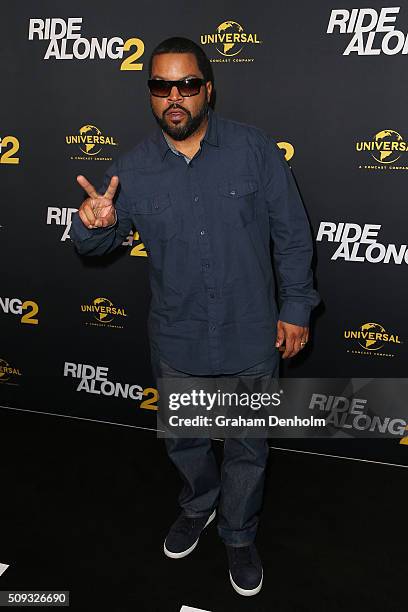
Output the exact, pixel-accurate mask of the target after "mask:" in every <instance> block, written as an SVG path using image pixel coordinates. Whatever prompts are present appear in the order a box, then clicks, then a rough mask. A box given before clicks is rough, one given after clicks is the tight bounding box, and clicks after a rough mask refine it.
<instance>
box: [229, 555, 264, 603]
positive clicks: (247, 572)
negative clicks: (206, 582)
mask: <svg viewBox="0 0 408 612" xmlns="http://www.w3.org/2000/svg"><path fill="white" fill-rule="evenodd" d="M226 549H227V556H228V563H229V576H230V580H231V584H232V586H233V587H234V589H235V590H236V592H237V593H239V594H240V595H247V596H248V595H256V594H257V593H259V591H260V590H261V588H262V580H263V569H262V563H261V559H260V557H259V555H258V551H257V550H256V547H255V544H253V543H252V544H250V545H249V546H227V545H226Z"/></svg>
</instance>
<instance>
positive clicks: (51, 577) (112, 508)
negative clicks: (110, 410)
mask: <svg viewBox="0 0 408 612" xmlns="http://www.w3.org/2000/svg"><path fill="white" fill-rule="evenodd" d="M0 443H1V455H0V457H1V459H0V482H1V494H2V495H1V502H0V563H7V564H10V567H9V568H8V569H7V570H6V572H5V573H4V574H3V575H2V576H1V577H0V590H3V591H4V590H8V589H19V590H34V589H35V590H41V589H42V590H58V589H61V590H70V592H71V606H70V608H71V609H73V610H84V611H85V610H86V611H91V610H92V611H93V610H96V611H104V610H109V611H112V612H125V611H126V612H128V611H134V610H135V611H136V610H137V611H140V612H144V611H146V612H153V611H160V612H179V611H180V608H181V606H182V605H183V604H185V605H189V606H193V607H196V608H201V609H204V610H208V611H210V612H227V611H228V612H230V611H231V612H235V611H237V612H240V611H241V610H248V611H253V612H267V611H268V612H270V611H276V612H318V611H324V612H336V611H338V610H348V611H350V610H351V611H354V610H356V611H357V610H358V611H365V610H367V611H370V612H375V611H377V610H378V611H379V612H380V611H381V612H388V611H398V612H402V611H404V610H407V609H408V600H407V595H406V576H407V571H406V566H407V546H406V507H407V494H406V490H407V486H406V477H407V472H406V470H405V469H404V468H401V467H392V466H383V465H378V464H372V463H360V462H357V461H347V460H341V459H333V458H326V457H319V456H316V455H305V454H298V453H289V452H284V451H274V450H271V454H270V461H269V465H268V476H267V484H266V489H265V500H264V508H263V512H262V520H261V525H260V528H259V532H258V537H257V545H258V549H259V552H260V554H261V557H262V560H263V565H264V586H263V589H262V591H261V592H260V593H259V594H258V595H257V596H255V597H248V598H244V597H241V596H239V595H237V594H236V593H235V592H234V591H233V589H232V587H231V585H230V582H229V578H228V569H227V563H226V554H225V551H224V547H223V544H222V542H221V540H220V539H219V538H218V536H217V532H216V528H215V523H213V524H212V525H211V526H210V527H209V528H208V530H207V531H206V532H205V534H203V536H202V538H201V540H200V542H199V545H198V547H197V548H196V549H195V550H194V551H193V553H191V555H189V556H188V557H186V558H185V559H180V560H172V559H168V558H167V557H165V556H164V554H163V552H162V543H163V539H164V537H165V535H166V533H167V528H168V526H169V525H170V524H171V523H172V522H173V520H174V519H175V518H176V516H177V513H178V509H177V495H178V492H179V488H180V483H179V480H178V476H177V473H176V472H175V470H174V468H173V466H172V464H170V462H169V460H168V459H167V455H166V453H165V448H164V443H163V440H158V439H157V438H156V435H155V433H151V432H147V431H141V430H137V429H130V428H125V427H119V426H112V425H106V424H102V423H100V424H99V423H89V422H86V421H78V420H75V421H73V420H70V419H67V418H59V417H53V416H45V415H44V416H42V415H38V414H30V413H22V412H14V411H8V410H3V409H0ZM214 445H215V448H216V452H217V455H218V457H219V459H221V457H222V443H221V442H214Z"/></svg>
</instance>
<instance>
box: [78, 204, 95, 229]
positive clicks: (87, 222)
mask: <svg viewBox="0 0 408 612" xmlns="http://www.w3.org/2000/svg"><path fill="white" fill-rule="evenodd" d="M78 215H79V218H80V219H81V221H82V223H83V224H84V225H86V227H88V228H89V229H90V228H92V227H93V222H91V221H90V220H89V219H88V217H87V215H86V214H85V212H84V209H81V208H80V209H79V210H78Z"/></svg>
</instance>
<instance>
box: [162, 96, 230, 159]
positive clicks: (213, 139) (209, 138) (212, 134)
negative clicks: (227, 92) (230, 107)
mask: <svg viewBox="0 0 408 612" xmlns="http://www.w3.org/2000/svg"><path fill="white" fill-rule="evenodd" d="M152 140H153V142H154V143H155V144H156V145H157V147H158V149H159V153H160V157H161V159H164V158H165V156H166V153H167V152H168V151H170V147H169V145H168V143H167V140H166V139H165V137H164V134H163V131H162V129H161V127H160V126H159V125H157V126H156V129H155V131H154V132H153V135H152ZM203 140H204V141H205V142H208V144H210V145H213V146H215V147H218V146H219V142H218V140H219V138H218V126H217V114H216V112H215V111H213V109H212V108H211V107H209V108H208V125H207V130H206V133H205V136H204V137H203Z"/></svg>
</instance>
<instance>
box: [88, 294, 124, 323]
mask: <svg viewBox="0 0 408 612" xmlns="http://www.w3.org/2000/svg"><path fill="white" fill-rule="evenodd" d="M81 311H82V312H86V313H92V315H93V319H94V320H93V321H87V322H86V325H92V326H95V327H113V328H115V329H123V325H121V324H120V323H121V322H122V321H124V318H125V317H127V314H126V312H125V309H124V308H118V307H116V306H114V305H113V302H111V301H110V300H109V299H108V298H105V297H97V298H95V299H94V300H93V301H92V303H91V304H81Z"/></svg>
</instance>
